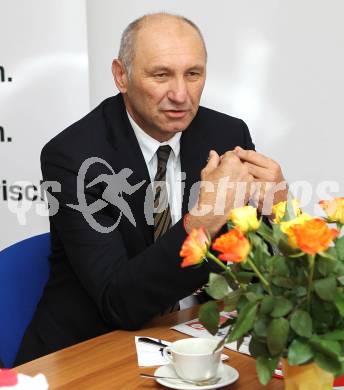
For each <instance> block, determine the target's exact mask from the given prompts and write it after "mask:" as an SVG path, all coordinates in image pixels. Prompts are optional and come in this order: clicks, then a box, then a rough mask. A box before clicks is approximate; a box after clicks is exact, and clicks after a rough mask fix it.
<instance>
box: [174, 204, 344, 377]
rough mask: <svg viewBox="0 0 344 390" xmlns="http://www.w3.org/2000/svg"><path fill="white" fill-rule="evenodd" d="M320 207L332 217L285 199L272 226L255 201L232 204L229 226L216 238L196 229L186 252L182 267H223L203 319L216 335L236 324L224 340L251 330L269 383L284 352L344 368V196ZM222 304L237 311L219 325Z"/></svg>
mask: <svg viewBox="0 0 344 390" xmlns="http://www.w3.org/2000/svg"><path fill="white" fill-rule="evenodd" d="M320 206H321V207H322V208H323V210H324V211H325V213H326V218H320V217H313V216H311V215H309V214H306V213H303V212H302V211H301V209H300V208H299V204H298V202H297V200H293V201H290V202H288V203H287V202H281V203H279V204H277V205H275V206H274V207H273V215H274V219H273V221H272V222H271V224H270V225H269V224H266V223H264V222H263V221H262V220H259V219H258V218H257V210H256V208H254V207H252V206H245V207H241V208H237V209H233V210H232V211H231V213H230V215H229V218H228V231H227V232H226V233H224V234H222V235H221V236H219V237H217V238H215V239H214V241H213V242H211V239H210V237H209V235H208V234H207V232H206V231H205V230H204V229H203V228H200V229H195V230H193V231H191V233H190V234H189V235H188V237H187V239H186V240H185V242H184V244H183V247H182V249H181V252H180V255H181V257H182V259H183V261H182V264H181V266H182V267H188V266H193V265H197V264H200V263H201V262H203V261H214V262H215V263H217V264H218V266H219V267H221V270H222V271H223V272H221V273H211V274H210V277H209V282H208V284H207V286H206V292H207V293H208V295H210V296H211V297H212V298H213V299H214V300H210V301H208V302H206V303H205V304H203V305H202V306H201V309H200V312H199V319H200V321H201V322H202V324H203V325H204V326H205V328H206V329H207V330H208V331H209V332H210V333H211V334H216V333H217V331H218V330H219V328H225V327H228V326H229V330H228V333H227V334H226V336H225V337H224V339H223V340H222V342H221V344H223V343H226V342H233V341H237V343H238V344H239V345H240V344H241V343H242V341H243V339H244V337H246V336H250V337H251V338H250V344H249V350H250V353H251V355H252V356H254V357H255V358H256V368H257V373H258V377H259V380H260V382H261V383H262V384H266V383H268V382H269V380H270V379H271V376H272V373H273V372H274V370H275V368H276V367H277V364H278V363H279V361H280V360H281V359H285V362H286V364H288V365H290V366H300V365H305V364H307V363H315V364H316V365H317V366H318V367H320V368H321V369H322V370H325V371H326V372H330V373H331V374H333V375H335V376H338V375H341V374H343V373H344V352H343V351H344V237H340V233H341V229H342V227H343V225H344V198H336V199H333V200H331V201H321V202H320ZM222 310H224V311H227V312H231V311H233V310H236V312H237V315H236V316H233V317H231V318H229V319H228V320H227V321H226V322H225V323H223V324H221V325H220V324H219V314H220V312H221V311H222Z"/></svg>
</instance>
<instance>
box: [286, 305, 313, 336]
mask: <svg viewBox="0 0 344 390" xmlns="http://www.w3.org/2000/svg"><path fill="white" fill-rule="evenodd" d="M290 326H291V328H292V329H293V331H294V332H295V333H296V334H298V335H299V336H302V337H307V338H309V337H311V336H312V328H313V325H312V318H311V316H310V315H309V314H308V313H307V312H306V311H304V310H296V311H295V312H294V313H293V314H292V316H291V318H290Z"/></svg>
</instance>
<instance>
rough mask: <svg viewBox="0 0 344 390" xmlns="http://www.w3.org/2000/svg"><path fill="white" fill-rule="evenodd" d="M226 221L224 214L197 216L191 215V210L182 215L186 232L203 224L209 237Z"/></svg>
mask: <svg viewBox="0 0 344 390" xmlns="http://www.w3.org/2000/svg"><path fill="white" fill-rule="evenodd" d="M226 222H227V219H226V218H225V216H220V215H218V216H211V215H204V216H198V215H193V213H192V210H190V212H189V213H187V214H185V215H184V217H183V225H184V229H185V231H186V233H187V234H189V233H190V232H191V231H192V230H193V229H199V228H200V227H202V226H203V227H204V228H205V229H206V230H207V232H208V233H209V234H210V236H211V237H214V236H215V235H216V234H217V232H218V231H219V230H220V229H221V227H222V226H223V225H224V224H225V223H226Z"/></svg>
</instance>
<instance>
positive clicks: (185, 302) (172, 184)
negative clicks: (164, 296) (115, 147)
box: [127, 112, 198, 309]
mask: <svg viewBox="0 0 344 390" xmlns="http://www.w3.org/2000/svg"><path fill="white" fill-rule="evenodd" d="M127 114H128V118H129V121H130V124H131V126H132V128H133V130H134V133H135V135H136V138H137V141H138V143H139V145H140V148H141V151H142V154H143V158H144V159H145V162H146V165H147V168H148V172H149V176H150V179H151V182H152V186H153V182H154V178H155V175H156V172H157V169H158V157H157V154H156V152H157V150H158V148H159V146H163V145H170V147H171V149H172V151H171V153H170V156H169V158H168V161H167V167H166V186H167V193H168V201H169V204H170V210H171V218H172V225H174V224H175V223H177V222H178V221H179V220H180V219H181V217H182V179H183V177H182V176H181V165H180V155H179V152H180V137H181V135H182V133H181V131H180V132H178V133H176V134H175V135H174V136H173V137H172V138H170V139H169V140H168V141H166V142H159V141H157V140H156V139H155V138H153V137H151V136H150V135H148V134H147V133H146V132H145V131H143V130H142V129H141V128H140V127H139V126H138V124H137V123H136V122H135V121H134V119H133V118H132V117H131V116H130V114H129V113H128V112H127ZM197 303H198V302H197V299H196V298H195V296H193V295H190V296H188V297H186V298H184V299H182V300H181V301H180V302H179V304H180V309H186V308H188V307H191V306H193V305H195V304H197Z"/></svg>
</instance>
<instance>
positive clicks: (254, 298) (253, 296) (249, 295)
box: [245, 291, 259, 302]
mask: <svg viewBox="0 0 344 390" xmlns="http://www.w3.org/2000/svg"><path fill="white" fill-rule="evenodd" d="M245 296H246V298H247V300H248V301H249V302H256V301H258V300H259V296H258V295H257V294H255V293H253V292H250V291H249V292H247V293H246V294H245Z"/></svg>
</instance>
